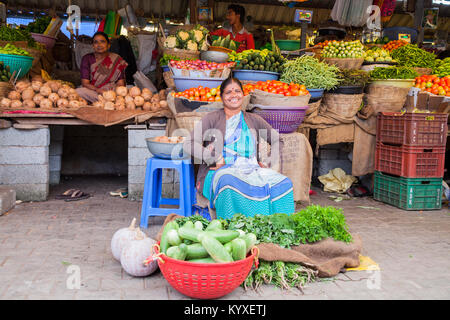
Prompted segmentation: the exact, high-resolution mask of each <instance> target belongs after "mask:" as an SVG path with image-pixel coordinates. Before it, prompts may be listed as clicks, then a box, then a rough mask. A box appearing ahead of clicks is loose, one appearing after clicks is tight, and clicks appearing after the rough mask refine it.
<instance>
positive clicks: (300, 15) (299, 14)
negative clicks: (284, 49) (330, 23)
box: [294, 9, 313, 49]
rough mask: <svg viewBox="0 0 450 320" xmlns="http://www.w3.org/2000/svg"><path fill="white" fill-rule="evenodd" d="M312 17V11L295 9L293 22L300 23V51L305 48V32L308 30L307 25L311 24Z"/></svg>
mask: <svg viewBox="0 0 450 320" xmlns="http://www.w3.org/2000/svg"><path fill="white" fill-rule="evenodd" d="M312 17H313V11H311V10H303V9H295V15H294V22H295V23H301V27H300V28H301V35H300V49H304V48H306V30H307V29H308V23H311V21H312Z"/></svg>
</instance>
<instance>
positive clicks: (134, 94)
mask: <svg viewBox="0 0 450 320" xmlns="http://www.w3.org/2000/svg"><path fill="white" fill-rule="evenodd" d="M129 94H130V96H132V97H133V98H134V97H137V96H140V95H141V89H139V87H132V88H131V89H130V92H129Z"/></svg>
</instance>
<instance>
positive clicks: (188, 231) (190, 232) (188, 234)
mask: <svg viewBox="0 0 450 320" xmlns="http://www.w3.org/2000/svg"><path fill="white" fill-rule="evenodd" d="M203 232H204V231H201V230H198V229H195V228H190V227H185V226H183V227H181V228H180V229H178V235H179V236H180V237H181V238H182V239H188V240H191V241H194V242H199V240H198V236H199V235H200V234H202V233H203Z"/></svg>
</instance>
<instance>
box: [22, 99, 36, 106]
mask: <svg viewBox="0 0 450 320" xmlns="http://www.w3.org/2000/svg"><path fill="white" fill-rule="evenodd" d="M23 107H24V108H36V103H34V101H33V100H31V99H30V100H24V101H23Z"/></svg>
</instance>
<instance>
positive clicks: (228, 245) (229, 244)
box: [223, 241, 233, 253]
mask: <svg viewBox="0 0 450 320" xmlns="http://www.w3.org/2000/svg"><path fill="white" fill-rule="evenodd" d="M223 246H224V247H225V249H226V250H227V251H228V252H229V253H232V252H233V245H232V244H231V241H230V242H227V243H225V244H224V245H223Z"/></svg>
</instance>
